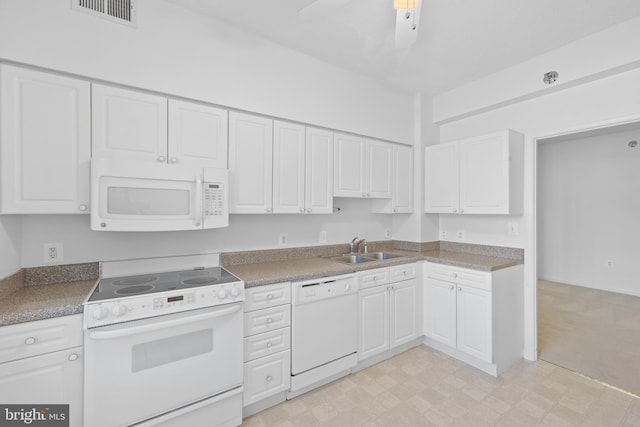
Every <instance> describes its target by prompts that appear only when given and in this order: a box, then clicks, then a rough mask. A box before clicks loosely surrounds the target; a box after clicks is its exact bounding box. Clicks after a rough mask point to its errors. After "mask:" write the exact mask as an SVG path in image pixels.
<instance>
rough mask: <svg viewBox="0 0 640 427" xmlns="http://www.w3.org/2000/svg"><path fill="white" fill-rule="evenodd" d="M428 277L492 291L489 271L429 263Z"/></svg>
mask: <svg viewBox="0 0 640 427" xmlns="http://www.w3.org/2000/svg"><path fill="white" fill-rule="evenodd" d="M427 276H428V277H432V278H434V279H440V280H443V281H445V282H451V283H457V284H460V285H468V286H472V287H474V288H478V289H483V290H487V291H490V290H491V272H489V271H479V270H471V269H469V268H462V267H453V266H450V265H444V264H435V263H427Z"/></svg>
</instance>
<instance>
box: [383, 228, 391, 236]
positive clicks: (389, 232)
mask: <svg viewBox="0 0 640 427" xmlns="http://www.w3.org/2000/svg"><path fill="white" fill-rule="evenodd" d="M384 237H386V238H387V239H389V238H391V229H390V228H385V229H384Z"/></svg>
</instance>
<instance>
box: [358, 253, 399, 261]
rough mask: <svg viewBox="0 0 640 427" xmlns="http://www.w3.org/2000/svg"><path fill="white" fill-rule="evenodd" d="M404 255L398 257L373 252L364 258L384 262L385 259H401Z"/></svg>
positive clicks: (364, 255)
mask: <svg viewBox="0 0 640 427" xmlns="http://www.w3.org/2000/svg"><path fill="white" fill-rule="evenodd" d="M401 256H402V255H396V254H392V253H389V252H371V253H368V254H363V257H365V258H371V259H374V260H383V259H392V258H398V257H401Z"/></svg>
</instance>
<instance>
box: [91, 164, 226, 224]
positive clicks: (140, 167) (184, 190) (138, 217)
mask: <svg viewBox="0 0 640 427" xmlns="http://www.w3.org/2000/svg"><path fill="white" fill-rule="evenodd" d="M228 182H229V171H228V170H226V169H214V168H200V169H194V168H192V167H184V166H178V165H166V164H153V163H149V164H145V163H141V162H138V161H122V160H119V161H115V160H113V159H93V160H92V162H91V229H92V230H100V231H173V230H199V229H204V228H219V227H226V226H228V225H229V207H228V200H229V190H228Z"/></svg>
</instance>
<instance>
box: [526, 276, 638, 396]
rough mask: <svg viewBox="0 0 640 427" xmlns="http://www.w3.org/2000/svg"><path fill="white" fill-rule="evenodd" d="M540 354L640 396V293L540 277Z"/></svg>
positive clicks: (563, 365)
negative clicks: (554, 280)
mask: <svg viewBox="0 0 640 427" xmlns="http://www.w3.org/2000/svg"><path fill="white" fill-rule="evenodd" d="M538 353H539V357H540V359H542V360H546V361H548V362H551V363H553V364H556V365H558V366H562V367H565V368H568V369H570V370H572V371H576V372H580V373H583V374H585V375H588V376H590V377H592V378H595V379H598V380H600V381H603V382H606V383H608V384H611V385H613V386H615V387H619V388H621V389H623V390H627V391H630V392H632V393H634V394H636V395H639V396H640V297H634V296H629V295H623V294H617V293H613V292H605V291H599V290H595V289H589V288H584V287H580V286H572V285H566V284H562V283H556V282H549V281H545V280H539V281H538Z"/></svg>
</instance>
